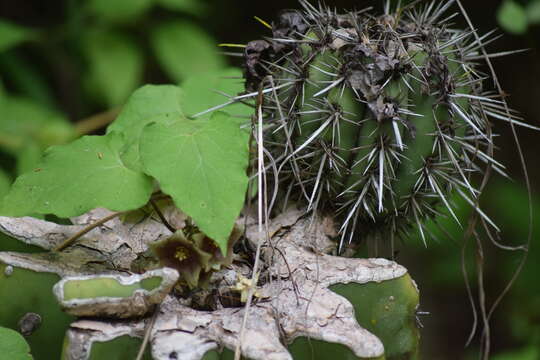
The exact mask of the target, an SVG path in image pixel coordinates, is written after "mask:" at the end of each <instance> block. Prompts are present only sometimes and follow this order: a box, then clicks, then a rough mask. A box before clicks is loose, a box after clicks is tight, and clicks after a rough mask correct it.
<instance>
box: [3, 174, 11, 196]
mask: <svg viewBox="0 0 540 360" xmlns="http://www.w3.org/2000/svg"><path fill="white" fill-rule="evenodd" d="M10 186H11V180H10V178H9V176H8V175H7V174H6V172H5V171H4V170H3V169H2V168H0V199H2V198H3V197H4V195H6V194H7V193H8V191H9V187H10Z"/></svg>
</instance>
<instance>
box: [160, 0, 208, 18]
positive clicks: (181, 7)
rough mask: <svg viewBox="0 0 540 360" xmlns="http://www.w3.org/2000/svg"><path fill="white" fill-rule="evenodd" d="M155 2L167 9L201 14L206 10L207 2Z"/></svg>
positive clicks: (196, 0) (187, 0)
mask: <svg viewBox="0 0 540 360" xmlns="http://www.w3.org/2000/svg"><path fill="white" fill-rule="evenodd" d="M155 2H156V3H157V4H159V5H161V6H162V7H164V8H165V9H169V10H173V11H181V12H186V13H189V14H193V15H199V14H201V13H203V12H205V10H206V8H207V7H206V4H204V3H203V2H202V1H200V0H155Z"/></svg>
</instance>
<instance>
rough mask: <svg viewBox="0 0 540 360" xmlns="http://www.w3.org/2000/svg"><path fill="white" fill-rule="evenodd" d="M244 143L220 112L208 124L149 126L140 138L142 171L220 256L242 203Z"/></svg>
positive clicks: (240, 133) (242, 134)
mask: <svg viewBox="0 0 540 360" xmlns="http://www.w3.org/2000/svg"><path fill="white" fill-rule="evenodd" d="M248 140H249V136H248V134H247V133H246V132H244V131H242V130H240V129H239V127H238V126H237V125H236V124H235V123H234V121H231V120H230V118H229V117H228V116H227V115H226V114H224V113H215V114H214V115H213V116H212V117H211V118H210V119H209V120H187V119H185V118H184V119H179V120H178V121H176V122H174V123H171V124H168V125H167V124H160V123H153V124H150V125H148V126H147V127H145V128H144V130H143V134H142V136H141V143H140V147H141V159H142V162H143V165H144V167H145V169H146V172H147V173H148V174H149V175H152V176H153V177H155V178H156V179H157V180H158V181H159V183H160V186H161V190H162V191H163V192H165V193H167V194H169V195H171V196H172V198H173V200H174V202H175V204H176V206H178V207H179V208H180V209H181V210H182V211H184V212H185V213H186V214H188V215H189V216H191V217H192V218H193V220H194V221H195V222H196V223H197V225H198V226H199V228H200V229H201V231H202V232H204V233H205V234H207V235H208V236H209V237H210V238H212V239H214V240H215V241H216V242H217V243H218V244H219V246H220V248H221V250H222V253H223V254H226V252H227V240H228V238H229V235H230V234H231V231H232V229H233V226H234V222H235V220H236V218H237V217H238V215H239V213H240V210H241V209H242V206H243V204H244V196H245V193H246V189H247V183H248V177H247V176H246V168H247V165H248V156H249V154H248Z"/></svg>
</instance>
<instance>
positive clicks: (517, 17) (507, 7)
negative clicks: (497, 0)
mask: <svg viewBox="0 0 540 360" xmlns="http://www.w3.org/2000/svg"><path fill="white" fill-rule="evenodd" d="M497 20H498V22H499V24H500V25H501V27H502V28H503V29H504V30H506V31H508V32H509V33H512V34H518V35H519V34H523V33H525V32H526V31H527V13H526V12H525V9H524V8H523V6H521V5H520V4H518V3H517V2H515V1H513V0H505V1H504V2H503V4H502V5H501V7H500V8H499V10H498V12H497Z"/></svg>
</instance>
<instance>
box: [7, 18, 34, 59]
mask: <svg viewBox="0 0 540 360" xmlns="http://www.w3.org/2000/svg"><path fill="white" fill-rule="evenodd" d="M33 35H34V31H32V30H29V29H27V28H24V27H22V26H19V25H17V24H13V23H11V22H8V21H6V20H0V52H1V51H6V50H9V49H11V48H13V47H15V46H17V45H19V44H20V43H22V42H24V41H26V40H28V39H30V38H31V37H32V36H33Z"/></svg>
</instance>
